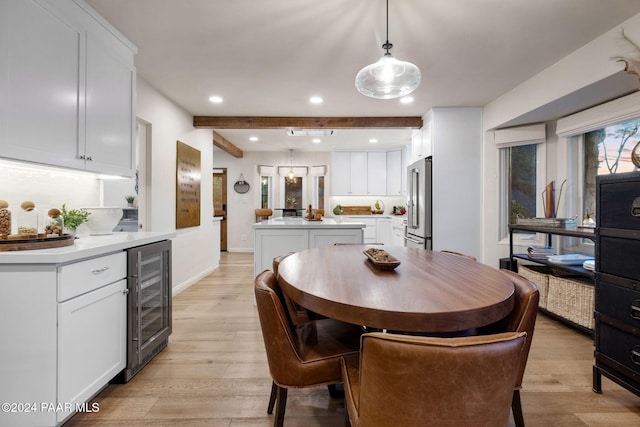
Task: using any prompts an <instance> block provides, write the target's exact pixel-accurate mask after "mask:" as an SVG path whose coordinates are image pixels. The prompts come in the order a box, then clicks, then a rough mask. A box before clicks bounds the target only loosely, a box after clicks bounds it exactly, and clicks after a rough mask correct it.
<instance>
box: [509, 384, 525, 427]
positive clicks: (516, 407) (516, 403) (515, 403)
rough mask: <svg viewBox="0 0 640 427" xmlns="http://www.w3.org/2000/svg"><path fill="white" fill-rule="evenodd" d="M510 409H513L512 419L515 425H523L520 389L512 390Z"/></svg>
mask: <svg viewBox="0 0 640 427" xmlns="http://www.w3.org/2000/svg"><path fill="white" fill-rule="evenodd" d="M511 410H512V411H513V420H514V421H515V423H516V427H524V416H523V415H522V402H520V390H514V391H513V398H512V399H511Z"/></svg>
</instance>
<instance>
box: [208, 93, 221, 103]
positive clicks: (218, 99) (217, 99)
mask: <svg viewBox="0 0 640 427" xmlns="http://www.w3.org/2000/svg"><path fill="white" fill-rule="evenodd" d="M209 101H211V102H213V103H214V104H220V103H221V102H222V97H221V96H218V95H213V96H210V97H209Z"/></svg>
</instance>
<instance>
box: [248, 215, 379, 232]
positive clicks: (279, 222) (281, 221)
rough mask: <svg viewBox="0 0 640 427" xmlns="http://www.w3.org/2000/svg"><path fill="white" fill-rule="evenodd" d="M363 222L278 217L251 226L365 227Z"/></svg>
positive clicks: (271, 227)
mask: <svg viewBox="0 0 640 427" xmlns="http://www.w3.org/2000/svg"><path fill="white" fill-rule="evenodd" d="M366 226H367V225H366V224H365V223H364V222H356V221H343V220H342V219H337V220H336V219H334V218H326V217H325V218H322V221H307V220H305V219H302V218H299V217H280V218H274V219H270V220H267V221H262V222H256V223H255V224H253V228H269V229H275V228H365V227H366Z"/></svg>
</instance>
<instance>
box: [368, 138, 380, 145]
mask: <svg viewBox="0 0 640 427" xmlns="http://www.w3.org/2000/svg"><path fill="white" fill-rule="evenodd" d="M369 142H370V143H372V144H375V143H376V142H378V140H377V139H375V138H371V139H370V140H369Z"/></svg>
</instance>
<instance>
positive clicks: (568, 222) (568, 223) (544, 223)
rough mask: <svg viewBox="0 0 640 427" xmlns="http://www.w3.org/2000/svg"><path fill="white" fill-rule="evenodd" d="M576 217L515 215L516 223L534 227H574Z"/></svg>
mask: <svg viewBox="0 0 640 427" xmlns="http://www.w3.org/2000/svg"><path fill="white" fill-rule="evenodd" d="M577 218H578V217H577V216H574V217H572V218H523V217H522V216H520V215H518V216H516V224H518V225H533V226H536V227H553V228H574V227H575V226H576V219H577Z"/></svg>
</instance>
